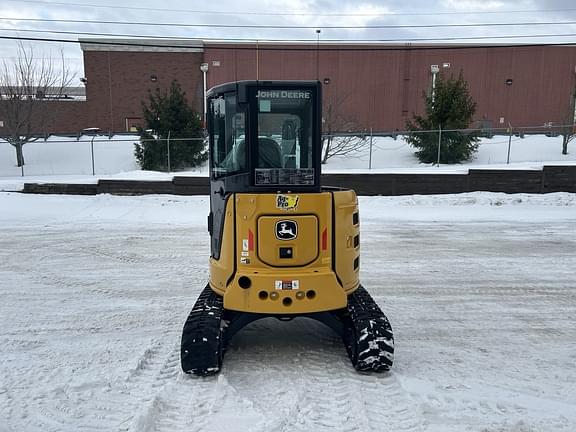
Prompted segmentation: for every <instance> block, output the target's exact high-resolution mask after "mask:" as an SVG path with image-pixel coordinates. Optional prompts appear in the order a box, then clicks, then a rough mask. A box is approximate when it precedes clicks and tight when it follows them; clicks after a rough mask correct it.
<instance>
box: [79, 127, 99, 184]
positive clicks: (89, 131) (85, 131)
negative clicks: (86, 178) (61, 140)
mask: <svg viewBox="0 0 576 432" xmlns="http://www.w3.org/2000/svg"><path fill="white" fill-rule="evenodd" d="M98 132H100V128H96V127H94V128H86V129H82V133H83V134H87V135H92V139H91V140H90V156H91V158H92V175H96V170H95V169H94V138H96V135H97V134H98Z"/></svg>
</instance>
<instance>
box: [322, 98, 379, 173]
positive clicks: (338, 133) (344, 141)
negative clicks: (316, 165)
mask: <svg viewBox="0 0 576 432" xmlns="http://www.w3.org/2000/svg"><path fill="white" fill-rule="evenodd" d="M347 98H348V95H346V94H339V95H334V94H331V95H328V96H327V97H326V98H325V100H324V108H323V113H322V122H323V124H322V132H323V136H322V163H323V164H325V163H326V162H327V161H328V159H330V158H331V157H334V156H354V155H357V154H358V153H360V152H361V151H362V150H363V149H364V148H365V147H366V146H367V144H368V141H367V140H366V136H365V134H360V135H359V134H358V133H357V132H358V124H357V122H356V121H355V119H353V118H352V117H350V116H349V115H347V114H346V113H345V112H344V111H343V110H342V104H343V103H344V102H345V101H346V99H347Z"/></svg>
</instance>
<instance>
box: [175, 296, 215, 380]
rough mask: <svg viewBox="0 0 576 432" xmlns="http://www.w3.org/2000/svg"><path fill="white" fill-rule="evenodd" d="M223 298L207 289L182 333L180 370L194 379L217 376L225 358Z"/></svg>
mask: <svg viewBox="0 0 576 432" xmlns="http://www.w3.org/2000/svg"><path fill="white" fill-rule="evenodd" d="M223 314H224V304H223V300H222V297H220V296H219V295H217V294H216V293H214V292H213V291H212V290H211V289H210V287H209V286H206V288H204V290H203V291H202V293H201V294H200V296H199V297H198V300H196V303H195V304H194V307H193V308H192V311H191V312H190V315H189V316H188V319H187V320H186V323H185V324H184V329H183V331H182V344H181V351H180V359H181V364H182V370H183V371H184V372H186V373H193V374H195V375H201V376H206V375H212V374H215V373H218V371H219V370H220V368H221V366H222V357H223V355H224V343H223V341H224V330H223V329H222V328H223V325H222V317H223Z"/></svg>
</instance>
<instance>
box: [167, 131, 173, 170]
mask: <svg viewBox="0 0 576 432" xmlns="http://www.w3.org/2000/svg"><path fill="white" fill-rule="evenodd" d="M166 147H167V149H168V172H171V171H172V169H171V167H170V131H168V139H167V140H166Z"/></svg>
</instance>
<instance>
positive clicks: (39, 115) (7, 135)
mask: <svg viewBox="0 0 576 432" xmlns="http://www.w3.org/2000/svg"><path fill="white" fill-rule="evenodd" d="M60 54H61V57H62V67H61V69H59V68H58V67H57V66H56V64H55V62H54V60H53V59H52V58H51V57H45V56H42V57H40V58H36V57H35V56H34V49H33V48H32V47H25V46H24V45H23V44H22V43H19V44H18V54H17V57H16V59H15V60H14V61H13V62H6V61H3V62H2V67H1V69H0V120H2V122H3V127H0V134H1V135H0V136H1V137H2V138H4V139H5V140H6V141H7V142H8V143H10V144H11V145H12V146H14V147H15V149H16V162H17V164H18V166H19V167H21V166H23V165H24V155H23V152H22V147H23V146H24V144H26V143H29V142H32V141H36V140H37V139H38V134H39V133H40V132H43V131H44V130H45V125H46V123H47V121H48V120H49V116H50V114H51V109H50V106H49V105H48V104H47V103H46V102H47V100H58V99H60V98H62V97H63V96H64V94H65V91H66V89H67V87H69V86H70V84H71V83H72V80H73V76H72V74H71V73H70V71H69V69H68V68H67V67H66V64H65V63H64V55H63V53H62V52H61V53H60Z"/></svg>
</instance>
